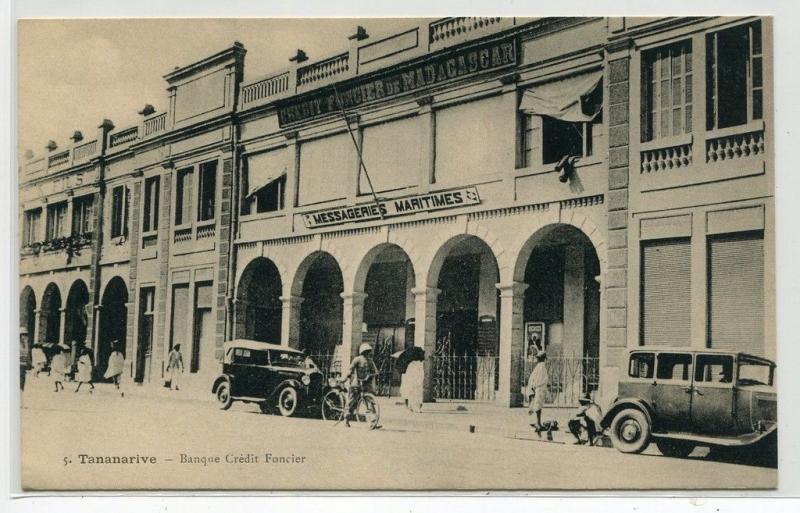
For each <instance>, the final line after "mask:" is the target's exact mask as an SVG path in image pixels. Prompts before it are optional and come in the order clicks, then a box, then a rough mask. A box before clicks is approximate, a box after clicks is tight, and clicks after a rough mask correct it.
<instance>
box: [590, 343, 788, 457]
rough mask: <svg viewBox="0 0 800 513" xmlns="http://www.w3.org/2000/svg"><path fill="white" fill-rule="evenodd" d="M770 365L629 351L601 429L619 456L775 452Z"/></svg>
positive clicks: (710, 353)
mask: <svg viewBox="0 0 800 513" xmlns="http://www.w3.org/2000/svg"><path fill="white" fill-rule="evenodd" d="M774 377H775V364H774V363H773V362H772V361H770V360H767V359H766V358H762V357H758V356H752V355H748V354H745V353H739V352H732V351H722V350H716V349H704V350H688V349H686V348H644V347H643V348H641V349H636V350H632V351H631V352H630V355H629V359H628V366H627V368H626V369H623V375H622V376H621V379H620V382H619V394H618V397H617V399H615V400H614V402H613V403H612V405H611V407H610V408H609V409H608V410H607V413H606V415H605V416H604V418H603V421H602V423H601V424H602V427H603V428H607V429H608V433H609V435H610V437H611V441H612V443H613V444H614V447H616V448H617V449H618V450H620V451H622V452H628V453H638V452H641V451H643V450H645V448H647V446H648V445H649V443H650V442H651V441H653V442H655V444H656V446H657V447H658V449H659V450H660V451H661V453H662V454H664V455H666V456H675V457H686V456H688V455H689V454H690V453H691V452H692V450H693V449H694V448H695V447H696V446H698V445H703V446H708V447H711V448H712V450H727V449H728V448H735V447H745V446H754V444H757V443H763V444H764V445H765V448H766V449H767V450H777V402H776V394H775V388H774V387H773V380H774Z"/></svg>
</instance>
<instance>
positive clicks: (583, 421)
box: [567, 394, 603, 445]
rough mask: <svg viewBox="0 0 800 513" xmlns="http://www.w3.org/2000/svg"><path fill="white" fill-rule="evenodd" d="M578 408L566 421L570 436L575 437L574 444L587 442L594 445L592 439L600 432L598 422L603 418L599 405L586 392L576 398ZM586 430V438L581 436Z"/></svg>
mask: <svg viewBox="0 0 800 513" xmlns="http://www.w3.org/2000/svg"><path fill="white" fill-rule="evenodd" d="M578 402H579V403H580V408H578V412H577V413H576V414H575V416H574V417H573V418H572V419H571V420H570V421H569V422H567V427H568V428H569V432H570V433H572V436H574V437H575V444H576V445H582V444H585V443H588V444H589V445H594V440H595V438H596V437H597V434H598V433H599V432H600V429H599V428H600V422H601V421H602V419H603V413H602V412H601V411H600V407H599V406H598V405H597V404H595V403H594V402H593V401H592V398H591V397H589V395H588V394H586V395H584V396H583V397H581V398H580V399H578ZM584 431H585V432H586V440H584V439H583V437H582V436H581V435H582V433H583V432H584Z"/></svg>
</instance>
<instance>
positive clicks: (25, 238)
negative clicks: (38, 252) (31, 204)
mask: <svg viewBox="0 0 800 513" xmlns="http://www.w3.org/2000/svg"><path fill="white" fill-rule="evenodd" d="M41 217H42V209H41V208H34V209H32V210H27V211H25V218H24V219H23V225H22V245H23V246H30V245H31V244H33V243H34V242H39V219H40V218H41Z"/></svg>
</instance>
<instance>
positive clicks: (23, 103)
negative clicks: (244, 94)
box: [17, 18, 418, 156]
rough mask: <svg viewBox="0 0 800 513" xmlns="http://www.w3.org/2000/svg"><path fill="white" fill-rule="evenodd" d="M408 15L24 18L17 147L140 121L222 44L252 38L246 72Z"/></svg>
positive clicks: (271, 68)
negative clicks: (175, 78)
mask: <svg viewBox="0 0 800 513" xmlns="http://www.w3.org/2000/svg"><path fill="white" fill-rule="evenodd" d="M417 22H418V20H415V19H411V18H406V19H359V20H355V19H306V20H298V19H253V18H250V19H215V20H208V19H138V20H131V19H129V20H119V19H117V20H113V19H83V20H22V21H20V22H19V25H18V60H17V64H18V80H19V81H18V99H19V103H18V116H19V117H18V122H19V125H18V127H19V132H18V134H19V139H18V153H19V154H20V155H22V154H23V153H24V152H25V150H27V149H31V150H33V152H34V154H36V155H37V156H38V155H42V154H43V153H45V146H46V145H47V142H48V141H49V140H54V141H55V142H56V143H57V144H58V146H59V148H65V147H66V146H67V145H68V144H69V143H70V140H69V137H70V136H71V135H72V134H73V132H74V131H75V130H80V131H81V132H82V133H83V135H84V138H85V139H86V140H90V139H92V138H94V137H95V134H96V132H97V126H98V125H100V123H101V122H102V120H103V119H110V120H111V121H112V122H113V123H114V125H115V126H116V127H117V128H124V127H127V126H132V125H135V124H137V123H138V120H139V115H138V114H137V112H138V111H139V110H141V109H142V107H144V105H145V104H148V103H149V104H151V105H153V106H154V107H155V108H156V110H157V111H158V112H163V111H164V109H165V108H166V107H167V92H166V82H165V81H164V79H163V76H164V75H165V74H166V73H168V72H170V71H171V70H172V69H174V68H175V67H176V66H185V65H187V64H190V63H192V62H195V61H197V60H200V59H202V58H204V57H206V56H209V55H212V54H214V53H216V52H218V51H220V50H223V49H225V48H228V47H229V46H231V45H232V44H233V42H234V41H239V42H241V43H242V44H244V46H245V48H246V49H247V55H246V57H245V77H244V80H245V82H249V81H251V80H256V79H258V78H260V77H263V76H266V75H267V74H270V73H272V72H276V71H280V70H282V69H285V68H287V67H288V66H289V62H288V59H289V57H291V56H292V55H294V54H295V52H296V50H297V49H298V48H302V49H303V50H304V51H305V52H306V54H307V55H308V57H309V59H310V61H316V60H319V59H322V58H325V57H329V56H333V55H335V54H336V53H337V52H341V51H344V50H346V49H347V48H348V46H349V41H348V39H347V37H348V36H349V35H351V34H353V33H354V32H355V29H356V26H357V25H359V24H360V25H362V26H364V28H366V30H367V33H368V34H369V35H370V38H371V39H373V40H377V39H379V38H380V37H381V36H382V35H388V34H392V33H395V32H398V31H401V30H403V29H405V28H408V27H411V26H414V25H416V24H417Z"/></svg>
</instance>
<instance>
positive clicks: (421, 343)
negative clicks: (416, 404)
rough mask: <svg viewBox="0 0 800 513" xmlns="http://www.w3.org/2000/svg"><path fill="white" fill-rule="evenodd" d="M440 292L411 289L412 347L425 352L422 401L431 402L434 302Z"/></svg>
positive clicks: (434, 320)
mask: <svg viewBox="0 0 800 513" xmlns="http://www.w3.org/2000/svg"><path fill="white" fill-rule="evenodd" d="M441 292H442V291H441V290H439V289H437V288H434V287H419V288H414V289H411V293H412V294H414V316H415V317H414V345H415V346H418V347H421V348H423V349H424V350H425V362H424V364H423V369H424V373H423V376H424V377H423V383H422V400H423V401H427V402H430V401H432V400H433V387H432V385H433V353H434V351H435V350H436V300H437V298H438V297H439V294H441Z"/></svg>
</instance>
